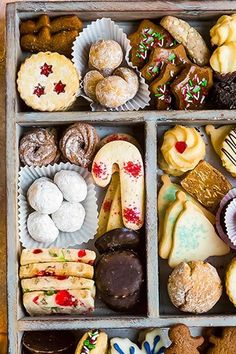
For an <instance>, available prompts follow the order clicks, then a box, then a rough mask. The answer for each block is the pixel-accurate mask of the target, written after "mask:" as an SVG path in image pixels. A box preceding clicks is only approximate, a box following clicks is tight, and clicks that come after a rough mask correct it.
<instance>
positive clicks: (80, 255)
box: [78, 250, 86, 258]
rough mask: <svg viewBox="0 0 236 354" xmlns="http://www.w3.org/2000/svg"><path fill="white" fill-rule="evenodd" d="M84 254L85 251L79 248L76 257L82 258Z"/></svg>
mask: <svg viewBox="0 0 236 354" xmlns="http://www.w3.org/2000/svg"><path fill="white" fill-rule="evenodd" d="M84 256H86V251H85V250H79V252H78V257H79V258H83V257H84Z"/></svg>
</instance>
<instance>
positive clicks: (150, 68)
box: [141, 44, 190, 82]
mask: <svg viewBox="0 0 236 354" xmlns="http://www.w3.org/2000/svg"><path fill="white" fill-rule="evenodd" d="M165 63H171V64H175V65H184V64H189V63H190V61H189V59H188V57H187V54H186V51H185V49H184V46H183V45H182V44H179V45H177V46H175V47H171V48H160V47H157V48H155V49H153V51H152V52H151V55H150V57H149V60H148V62H147V64H146V65H145V66H144V67H143V68H142V70H141V74H142V76H143V77H144V78H145V79H146V81H147V82H151V81H153V80H154V79H155V78H156V77H157V76H158V75H159V73H160V70H161V68H162V66H163V65H164V64H165Z"/></svg>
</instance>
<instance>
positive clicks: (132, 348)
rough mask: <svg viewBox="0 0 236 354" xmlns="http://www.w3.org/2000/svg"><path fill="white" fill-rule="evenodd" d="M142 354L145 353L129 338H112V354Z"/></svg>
mask: <svg viewBox="0 0 236 354" xmlns="http://www.w3.org/2000/svg"><path fill="white" fill-rule="evenodd" d="M130 353H132V354H142V353H143V351H142V350H141V349H139V347H138V346H137V345H136V344H135V343H133V342H131V340H129V339H128V338H112V339H111V340H110V354H130Z"/></svg>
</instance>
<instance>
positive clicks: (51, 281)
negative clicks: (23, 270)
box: [21, 276, 94, 293]
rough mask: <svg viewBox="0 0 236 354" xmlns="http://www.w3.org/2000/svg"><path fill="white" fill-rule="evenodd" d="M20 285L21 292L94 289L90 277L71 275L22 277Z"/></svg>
mask: <svg viewBox="0 0 236 354" xmlns="http://www.w3.org/2000/svg"><path fill="white" fill-rule="evenodd" d="M21 287H22V291H23V293H27V292H29V291H38V290H39V291H40V290H42V291H51V290H64V289H67V290H81V289H83V290H84V289H88V290H91V291H94V281H93V280H91V279H85V278H78V277H73V276H44V277H43V276H40V277H35V278H31V279H22V280H21Z"/></svg>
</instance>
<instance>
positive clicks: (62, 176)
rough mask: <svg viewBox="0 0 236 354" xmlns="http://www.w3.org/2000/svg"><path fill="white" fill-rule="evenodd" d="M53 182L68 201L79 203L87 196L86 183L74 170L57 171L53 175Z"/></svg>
mask: <svg viewBox="0 0 236 354" xmlns="http://www.w3.org/2000/svg"><path fill="white" fill-rule="evenodd" d="M54 182H55V183H56V185H57V186H58V188H59V189H60V191H61V192H62V194H63V197H64V199H66V200H67V201H68V202H71V203H79V202H82V201H83V200H84V199H85V198H86V196H87V190H88V188H87V184H86V182H85V180H84V178H83V177H82V176H81V175H80V174H79V173H78V172H76V171H66V170H62V171H59V172H57V173H56V174H55V176H54Z"/></svg>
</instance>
